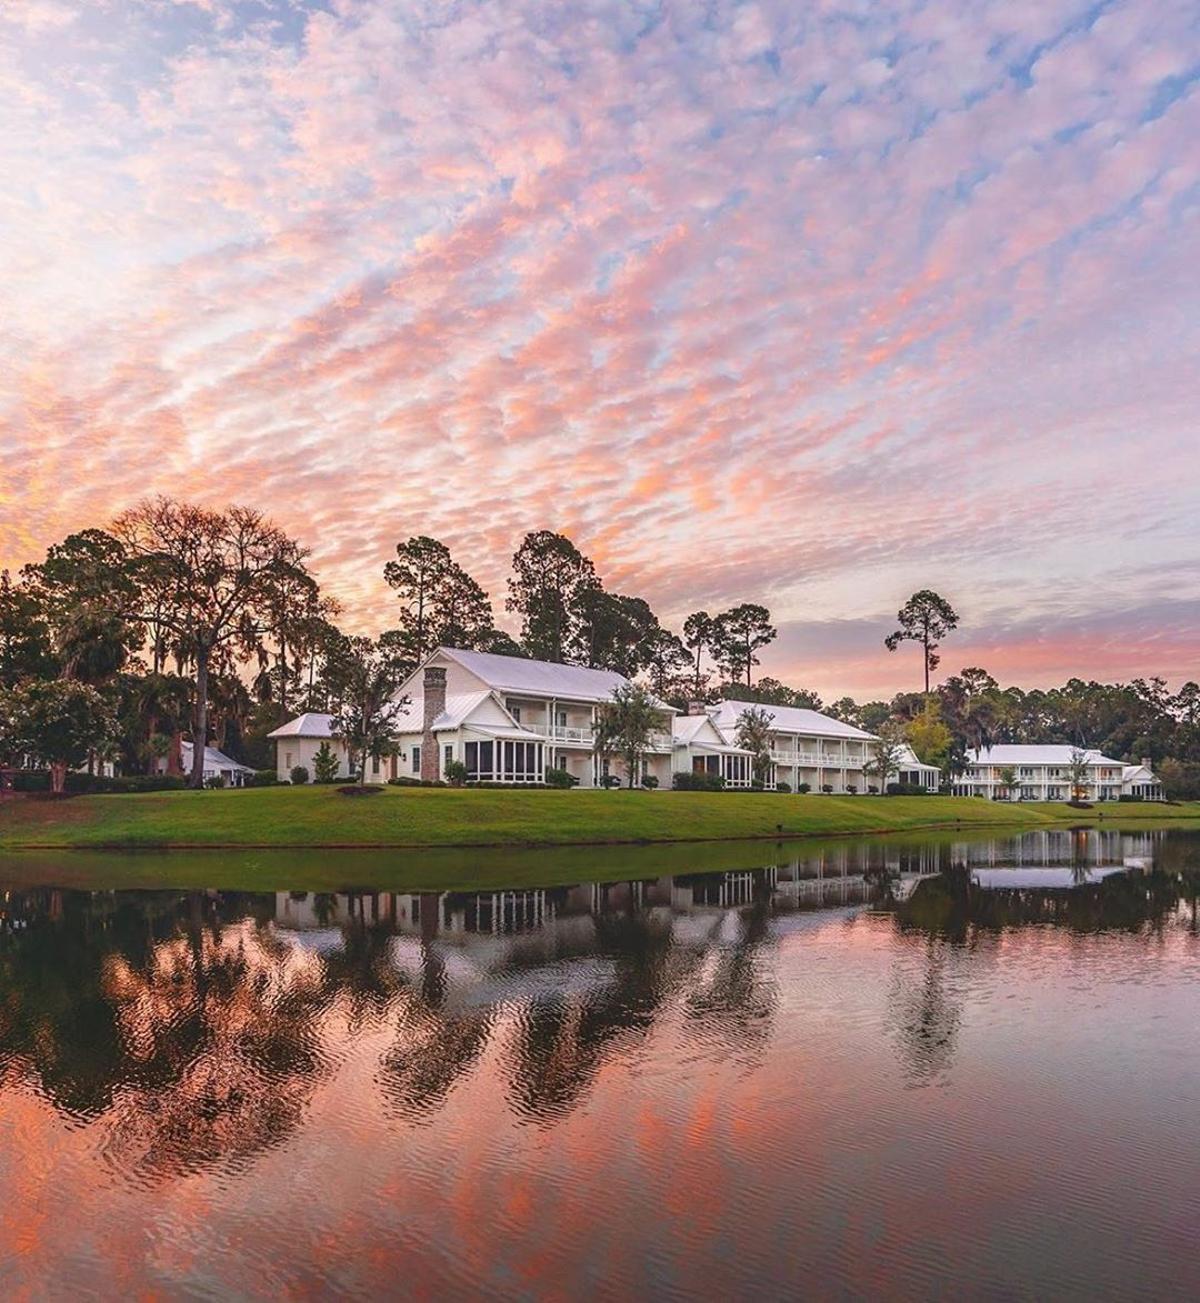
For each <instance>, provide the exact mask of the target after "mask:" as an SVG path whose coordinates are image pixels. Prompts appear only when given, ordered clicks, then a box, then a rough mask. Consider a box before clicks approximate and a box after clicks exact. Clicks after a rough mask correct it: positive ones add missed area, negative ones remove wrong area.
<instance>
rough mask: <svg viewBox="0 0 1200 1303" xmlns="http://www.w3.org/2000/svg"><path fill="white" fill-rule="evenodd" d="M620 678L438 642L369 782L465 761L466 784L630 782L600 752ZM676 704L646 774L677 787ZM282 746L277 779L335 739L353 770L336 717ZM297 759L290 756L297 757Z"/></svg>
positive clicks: (436, 772)
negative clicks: (600, 721)
mask: <svg viewBox="0 0 1200 1303" xmlns="http://www.w3.org/2000/svg"><path fill="white" fill-rule="evenodd" d="M627 683H628V680H627V679H625V678H624V677H623V676H622V675H620V674H616V673H613V672H612V671H609V670H595V669H588V668H586V667H582V666H578V665H559V664H556V663H554V662H551V661H535V660H526V659H524V658H522V657H518V656H499V655H496V654H494V653H492V652H476V651H463V650H461V649H459V648H455V647H439V648H438V649H437V651H436V652H434V653H433V654H432V655H431V656H430V657H429V658H428V659H427V660H426V661H425V663H424V664H423V665H421V666H419V667H418V668H417V669H416V670H415V671H414V672H413V673H412V674H411V675H410V676H409V677H408V679H407V680H406V681H405V682H404V683H403V684H402V685H401V687H400V689H399V694H398V695H399V697H400V698H401V699H402V700H403V702H404V705H403V708H402V710H401V711H400V713H399V715H398V716H397V720H396V723H397V727H398V730H399V737H398V749H397V753H396V754H395V755H393V756H390V757H387V758H384V759H372V760H370V761H368V766H367V775H366V777H367V781H368V782H377V783H382V782H386V781H387V780H388V779H389V778H400V777H408V778H419V779H422V780H425V781H434V780H438V779H441V778H443V777H444V776H445V773H446V766H447V765H449V764H450V763H451V762H452V761H459V762H461V763H462V764H463V765H465V766H466V770H467V780H468V782H496V783H541V782H544V780H545V774H546V770H547V769H549V768H557V769H565V770H566V771H567V772H568V773H569V774H571V776H572V777H573V778H575V780H576V782H577V784H578V786H580V787H597V786H600V785H601V784H602V783H603V780H604V778H605V776H606V775H611V776H613V777H615V778H617V779H619V780H620V781H622V782H624V781H625V779H626V775H625V772H624V767H623V764H622V762H621V760H620V759H619V758H618V757H615V756H614V757H608V758H605V757H602V756H600V755H598V754H597V752H596V746H595V743H596V714H597V711H598V710H599V708H600V707H601V706H602V705H604V704H605V703H606V702H610V701H611V700H612V697H613V692H614V690H615V689H617V688H619V687H622V686H625V685H627ZM675 713H676V712H675V711H674V709H673V708H672V707H670V706H668V705H666V704H665V703H661V717H660V724H659V727H658V728H657V729H655V730H654V731H653V732H652V734H651V737H650V746H649V748H648V751H647V753H646V755H645V757H644V760H643V763H642V773H639V774H637V775H635V781H640V780H641V778H642V777H643V775H648V776H651V777H653V778H655V779H657V780H658V783H659V785H660V786H662V787H670V785H671V775H672V772H673V757H674V752H675V742H674V737H673V734H672V727H671V721H672V718H673V716H674V715H675ZM270 737H272V738H273V739H275V741H276V743H277V748H278V749H277V763H278V770H279V776H280V777H281V778H286V777H288V774H289V773H290V770H291V767H292V765H293V764H303V765H305V767H306V768H308V770H309V774H310V777H311V774H312V756H313V755H314V754H315V751H316V749H317V748H318V747H319V745H320V743H321V742H322V741H329V742H330V745H331V746H332V747H333V748H334V750H335V753H336V754H337V755H338V756H339V759H340V760H341V763H342V767H343V770H344V771H346V772H348V771H349V766H348V763H347V759H346V748H345V745H344V744H343V743H342V742H341V741H340V740H338V739H335V738H333V736H332V720H331V718H330V716H328V715H320V714H308V715H303V716H301V717H299V718H298V719H295V720H291V721H289V722H288V723H287V724H285V725H283V727H282V728H279V729H276V730H275V732H273V733H271V734H270ZM289 761H290V763H289Z"/></svg>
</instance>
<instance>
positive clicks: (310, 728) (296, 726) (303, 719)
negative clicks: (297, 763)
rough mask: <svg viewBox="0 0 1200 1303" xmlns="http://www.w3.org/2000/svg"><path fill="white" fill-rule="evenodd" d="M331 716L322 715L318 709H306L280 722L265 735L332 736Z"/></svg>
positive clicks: (270, 736)
mask: <svg viewBox="0 0 1200 1303" xmlns="http://www.w3.org/2000/svg"><path fill="white" fill-rule="evenodd" d="M332 736H333V716H332V715H323V714H321V713H320V712H319V711H308V712H306V713H305V714H303V715H297V716H296V718H295V719H289V720H288V722H287V723H286V724H281V725H280V726H279V727H278V728H277V729H276V730H275V731H274V732H273V733H268V734H267V737H269V738H272V737H332Z"/></svg>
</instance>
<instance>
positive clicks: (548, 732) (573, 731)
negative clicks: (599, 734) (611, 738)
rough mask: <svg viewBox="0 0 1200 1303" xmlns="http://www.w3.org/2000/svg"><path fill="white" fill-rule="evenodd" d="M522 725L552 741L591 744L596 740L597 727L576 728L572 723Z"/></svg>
mask: <svg viewBox="0 0 1200 1303" xmlns="http://www.w3.org/2000/svg"><path fill="white" fill-rule="evenodd" d="M521 727H522V728H526V729H528V730H529V732H531V733H537V734H538V735H539V736H541V737H545V738H549V739H550V740H551V741H552V742H577V743H581V744H582V745H583V746H591V745H592V743H593V742H595V740H596V730H595V729H593V728H576V727H575V726H573V725H570V724H522V725H521Z"/></svg>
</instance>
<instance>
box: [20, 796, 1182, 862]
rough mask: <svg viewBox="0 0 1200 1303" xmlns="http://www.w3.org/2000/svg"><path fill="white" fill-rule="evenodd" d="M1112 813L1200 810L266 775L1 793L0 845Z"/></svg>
mask: <svg viewBox="0 0 1200 1303" xmlns="http://www.w3.org/2000/svg"><path fill="white" fill-rule="evenodd" d="M1118 819H1119V820H1120V823H1121V825H1122V826H1126V825H1131V826H1147V825H1160V824H1163V823H1168V822H1169V823H1175V822H1179V821H1187V820H1200V803H1192V804H1189V805H1178V806H1149V805H1124V806H1119V807H1118V806H1115V805H1109V806H1105V807H1097V808H1096V809H1094V810H1092V811H1080V810H1074V809H1071V808H1070V807H1068V806H1065V805H1039V804H1020V805H1017V804H1013V805H1007V804H1000V803H996V802H986V801H982V800H980V799H979V798H976V797H950V796H939V797H886V798H884V797H874V798H873V797H865V796H813V795H807V796H797V795H791V796H788V795H780V794H777V793H749V792H746V793H737V792H641V791H637V792H626V791H611V792H606V791H587V792H580V791H574V792H571V791H567V792H559V791H544V790H542V791H512V790H488V789H482V790H481V789H462V790H456V789H452V788H394V787H388V788H384V789H383V790H382V791H381V792H380V793H379V794H378V795H375V796H371V797H365V798H363V797H359V798H349V797H345V796H342V795H340V794H339V793H338V792H337V791H336V790H335V789H333V788H329V787H315V786H313V787H301V788H294V787H267V788H249V789H245V790H241V791H215V792H155V793H145V794H140V795H136V796H125V795H123V796H81V797H76V798H74V799H72V800H68V801H37V800H29V799H21V798H16V799H10V800H7V801H5V802H3V803H0V849H5V850H21V849H33V848H39V847H40V848H55V849H60V848H61V849H66V848H75V847H92V848H99V847H108V848H114V849H115V848H120V849H138V848H146V849H170V848H182V847H195V848H199V847H234V848H256V847H261V848H267V847H280V848H289V847H290V848H321V847H379V848H384V847H388V848H403V847H438V846H441V847H453V846H458V847H472V846H513V847H527V846H571V845H574V846H586V845H606V844H607V845H612V844H617V843H627V842H693V841H710V840H711V841H717V840H731V839H740V838H779V837H808V836H820V835H843V834H853V833H874V832H906V831H919V830H922V829H935V828H958V827H962V828H969V827H974V828H988V829H990V828H995V829H998V830H1005V829H1008V830H1018V829H1024V828H1036V827H1042V826H1049V825H1053V824H1064V823H1065V824H1081V823H1090V822H1101V821H1107V822H1110V823H1112V822H1116V821H1117V820H1118Z"/></svg>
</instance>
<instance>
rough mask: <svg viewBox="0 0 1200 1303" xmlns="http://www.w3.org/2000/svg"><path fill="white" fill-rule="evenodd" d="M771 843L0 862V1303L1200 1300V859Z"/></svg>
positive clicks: (1050, 845) (1150, 845) (1129, 848)
mask: <svg viewBox="0 0 1200 1303" xmlns="http://www.w3.org/2000/svg"><path fill="white" fill-rule="evenodd" d="M743 854H746V852H743ZM749 854H750V855H751V856H753V855H754V854H755V852H749ZM760 854H761V857H762V859H763V860H764V861H767V859H768V856H769V857H770V862H764V863H763V864H761V866H759V867H755V868H749V869H744V870H737V871H727V872H722V873H709V874H688V873H680V872H678V871H675V872H673V873H672V874H671V875H663V876H655V874H654V873H653V872H651V871H648V870H647V865H649V864H650V863H651V862H652V856H653V852H651V853H650V855H651V859H650V860H646V861H641V862H639V867H638V876H637V878H636V880H632V881H629V880H615V881H609V882H605V883H602V884H596V885H591V884H589V885H584V886H577V887H555V888H551V889H546V890H530V889H521V890H515V891H495V892H487V893H483V894H480V893H450V894H442V895H437V894H428V893H427V894H412V893H404V892H395V891H388V892H355V893H329V894H314V893H311V892H304V891H296V892H288V891H282V892H277V893H270V894H247V893H235V892H219V893H218V892H179V891H172V892H153V891H130V890H125V891H116V892H104V893H85V892H82V891H79V890H63V889H59V888H57V887H50V886H37V885H30V874H29V872H27V871H25V872H21V873H20V874H18V872H17V870H18V867H19V866H17V865H16V864H15V862H14V863H12V864H10V866H9V871H10V874H11V876H10V878H9V881H18V880H19V881H20V882H21V884H22V885H21V886H20V888H16V889H12V890H9V891H4V890H3V889H2V888H3V882H4V875H5V866H4V865H3V864H0V1198H2V1202H0V1288H2V1289H3V1291H4V1293H5V1295H6V1296H8V1297H12V1296H14V1295H16V1296H22V1295H24V1296H27V1297H38V1298H41V1297H47V1296H51V1297H66V1296H70V1297H79V1296H81V1295H83V1296H86V1295H89V1294H92V1295H95V1294H98V1295H103V1296H105V1297H113V1296H120V1295H125V1296H134V1295H137V1296H141V1295H143V1294H159V1295H175V1296H178V1295H187V1296H199V1297H212V1298H218V1297H220V1298H228V1297H265V1298H279V1297H287V1296H293V1297H294V1296H304V1295H309V1296H312V1295H319V1294H325V1295H328V1294H337V1295H361V1296H379V1295H389V1296H403V1297H427V1298H446V1297H454V1296H460V1297H461V1296H473V1295H485V1296H490V1297H519V1296H529V1297H536V1298H550V1299H578V1298H588V1297H614V1298H625V1297H636V1296H643V1297H645V1296H650V1295H654V1296H661V1297H706V1298H714V1297H721V1298H736V1297H752V1296H753V1297H783V1296H800V1295H802V1296H805V1297H852V1296H860V1297H862V1296H869V1297H908V1298H927V1297H944V1298H963V1297H981V1298H1035V1297H1037V1298H1045V1297H1050V1296H1054V1297H1064V1296H1073V1297H1077V1298H1094V1297H1113V1298H1131V1297H1147V1298H1149V1297H1156V1298H1161V1297H1167V1296H1176V1297H1178V1296H1191V1297H1196V1296H1197V1295H1200V1254H1198V1253H1197V1252H1196V1250H1195V1247H1194V1244H1195V1236H1196V1233H1197V1229H1198V1228H1200V1130H1198V1128H1197V1125H1196V1119H1197V1107H1198V1106H1200V980H1198V979H1200V933H1198V928H1197V904H1196V894H1195V893H1196V890H1197V886H1196V884H1197V882H1198V881H1200V876H1191V872H1190V871H1194V872H1195V873H1196V874H1197V875H1200V837H1197V835H1195V834H1175V833H1173V834H1170V835H1169V836H1165V835H1162V834H1141V835H1128V836H1122V835H1120V834H1117V833H1109V832H1106V833H1103V834H1101V833H1079V834H1072V833H1054V834H1033V835H1030V836H1028V837H1025V838H1021V839H1018V840H1006V841H992V842H970V843H966V842H964V843H957V844H955V843H950V842H946V841H944V840H943V841H941V842H938V843H936V844H935V843H932V842H931V843H928V844H925V845H921V844H909V845H905V846H896V845H883V844H880V843H874V844H872V843H861V844H854V843H843V844H840V845H839V846H836V847H833V848H826V849H824V850H821V851H813V850H806V849H801V850H799V851H794V852H789V851H788V850H787V849H786V848H780V849H779V850H775V849H772V850H770V851H769V852H768V851H763V852H761V853H760ZM75 863H76V864H77V863H78V861H76V862H75ZM673 867H674V866H673ZM883 871H886V875H885V873H884V872H883ZM346 873H347V876H348V877H349V878H352V877H353V874H354V869H353V866H350V865H348V866H347V869H346ZM613 876H614V878H617V879H619V878H620V877H621V875H620V874H618V873H614V875H613Z"/></svg>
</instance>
